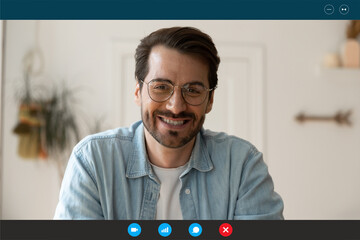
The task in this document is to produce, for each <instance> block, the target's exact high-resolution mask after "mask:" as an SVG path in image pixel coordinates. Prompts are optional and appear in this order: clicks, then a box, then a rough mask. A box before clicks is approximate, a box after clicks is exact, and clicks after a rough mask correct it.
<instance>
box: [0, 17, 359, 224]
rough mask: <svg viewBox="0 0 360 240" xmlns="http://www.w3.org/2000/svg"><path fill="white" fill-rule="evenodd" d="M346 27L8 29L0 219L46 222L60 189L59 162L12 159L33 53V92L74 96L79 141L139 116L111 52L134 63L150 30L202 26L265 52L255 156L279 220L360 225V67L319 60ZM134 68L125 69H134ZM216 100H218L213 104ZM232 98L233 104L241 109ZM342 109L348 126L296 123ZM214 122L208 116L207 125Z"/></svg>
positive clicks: (84, 25) (85, 25) (226, 24)
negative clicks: (280, 203) (260, 155)
mask: <svg viewBox="0 0 360 240" xmlns="http://www.w3.org/2000/svg"><path fill="white" fill-rule="evenodd" d="M348 23H349V22H348V21H7V22H6V34H5V40H6V47H5V49H4V52H5V65H4V69H3V71H4V73H5V77H4V84H3V86H2V87H3V92H4V96H3V101H4V102H3V107H4V109H3V113H4V114H3V115H2V116H1V117H2V121H3V127H4V128H3V142H2V148H3V152H2V165H1V179H2V186H1V194H0V196H1V197H2V198H1V206H2V215H1V219H51V218H52V217H53V214H54V211H55V207H56V204H57V199H58V194H59V189H60V184H61V177H60V176H59V171H58V165H57V163H56V161H55V160H52V159H48V160H43V159H35V160H30V159H26V160H25V159H22V158H21V157H19V156H18V154H17V151H18V150H17V148H18V141H19V139H18V137H17V136H16V135H15V134H14V133H13V132H12V130H13V129H14V127H15V125H16V123H17V122H18V111H19V101H18V99H19V98H18V97H17V96H18V95H19V89H21V88H22V87H23V84H24V73H23V58H24V56H25V54H26V53H27V52H28V51H29V50H31V49H33V48H34V47H39V48H40V49H41V52H42V59H43V60H41V59H40V58H41V57H40V58H39V59H36V60H35V65H38V66H36V67H39V68H41V66H40V65H41V62H42V63H43V67H42V72H41V73H40V74H38V75H36V76H34V77H32V78H31V80H30V82H31V84H32V85H39V86H40V85H42V86H49V89H51V88H50V86H56V85H57V84H59V83H61V84H63V83H66V85H67V86H68V87H70V88H73V89H76V91H75V93H76V97H77V99H78V100H79V101H78V103H77V104H78V105H80V107H79V109H81V110H79V111H78V112H77V113H78V115H79V116H78V117H79V119H80V121H81V124H80V125H81V134H80V135H81V137H84V136H85V135H87V134H89V133H91V132H93V131H94V129H97V130H106V129H109V128H115V127H119V126H126V125H128V124H129V122H128V121H130V120H132V118H126V120H124V118H122V115H121V114H126V115H131V116H134V117H136V116H138V115H137V114H138V112H139V109H138V108H137V107H136V105H135V103H133V101H132V96H133V95H132V94H133V93H132V92H130V93H129V91H126V93H124V89H122V86H124V84H123V83H119V82H117V81H116V79H117V75H118V74H121V71H122V70H124V71H125V70H126V69H121V67H120V70H119V68H118V66H114V59H115V58H114V49H116V48H117V47H116V46H117V45H119V43H124V45H123V46H122V47H123V48H124V46H130V47H129V49H127V51H128V52H129V54H130V55H129V56H128V57H129V58H132V55H133V52H134V50H135V49H134V48H133V47H132V46H133V45H134V43H135V46H136V44H137V43H138V41H139V40H140V39H141V38H142V37H144V36H146V35H147V34H149V33H150V32H152V31H153V30H155V29H158V28H161V27H170V26H175V25H180V26H194V27H198V28H199V29H201V30H203V31H204V32H206V33H208V34H209V35H210V36H212V38H213V40H214V42H215V43H216V44H217V43H219V44H220V45H222V46H223V45H226V44H227V43H237V44H240V45H241V46H257V47H259V48H261V49H262V50H261V51H262V58H261V61H262V62H261V65H262V66H263V67H262V72H261V76H262V79H263V86H262V88H263V95H262V96H259V98H261V99H262V105H263V108H262V114H263V117H262V120H261V122H262V124H263V126H262V128H261V129H262V130H261V132H262V136H263V144H262V145H261V147H260V150H261V151H263V152H264V158H265V161H266V162H267V164H268V166H269V171H270V173H271V175H272V177H273V180H274V182H275V190H276V191H277V192H278V193H279V194H280V195H281V196H282V198H283V200H284V203H285V211H284V216H285V218H287V219H360V204H359V203H360V148H359V146H360V98H359V96H360V69H342V68H336V69H327V68H324V67H323V66H322V63H323V59H324V56H325V55H327V54H328V53H332V52H337V53H340V52H341V47H342V45H343V43H344V42H345V39H346V36H345V31H346V27H347V25H348ZM127 43H129V44H128V45H127ZM230 45H231V44H230ZM220 57H221V55H220ZM130 65H131V64H130V63H127V64H125V65H122V66H129V68H130V67H133V66H130ZM127 70H128V69H127ZM119 71H120V73H119ZM122 79H124V78H122ZM122 81H123V80H122ZM127 81H128V82H127V85H126V86H130V85H131V86H135V82H134V78H133V77H132V78H131V77H130V79H127ZM129 83H130V84H129ZM219 85H221V79H220V80H219ZM39 89H40V90H39V91H41V89H43V88H41V87H39ZM44 91H46V90H44ZM122 93H124V94H125V95H126V96H128V97H127V99H129V98H131V99H130V101H129V102H127V105H128V107H127V108H126V111H125V112H124V111H122V112H121V111H119V109H123V108H124V107H123V106H122V105H121V103H120V102H119V99H121V98H119V95H120V94H122ZM222 97H224V96H222V95H220V96H218V95H215V101H217V98H220V99H221V98H222ZM237 97H238V96H235V97H234V99H233V101H234V103H236V101H238V102H239V100H238V98H237ZM131 104H132V105H131ZM219 107H220V106H219ZM339 110H342V111H347V110H352V115H351V121H352V126H351V127H349V126H342V125H338V124H336V123H334V122H330V121H329V122H320V121H319V122H305V123H303V124H300V123H298V122H297V121H295V116H297V115H298V114H299V113H300V112H304V113H307V114H313V115H330V116H331V115H334V114H335V113H336V112H337V111H339ZM239 111H242V109H239ZM212 117H213V115H211V113H210V115H209V116H208V118H212ZM95 122H99V123H100V125H99V126H98V128H96V127H94V123H95ZM237 124H239V125H241V124H242V123H241V121H239V122H238V123H237ZM221 127H222V126H221ZM225 127H226V126H224V129H225ZM240 137H244V136H240ZM245 138H246V137H245ZM250 140H251V139H250ZM66 156H67V157H68V155H66ZM67 157H66V158H67Z"/></svg>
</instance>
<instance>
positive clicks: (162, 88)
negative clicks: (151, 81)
mask: <svg viewBox="0 0 360 240" xmlns="http://www.w3.org/2000/svg"><path fill="white" fill-rule="evenodd" d="M169 89H170V87H169V86H168V85H166V84H158V85H155V86H154V90H159V91H162V90H169Z"/></svg>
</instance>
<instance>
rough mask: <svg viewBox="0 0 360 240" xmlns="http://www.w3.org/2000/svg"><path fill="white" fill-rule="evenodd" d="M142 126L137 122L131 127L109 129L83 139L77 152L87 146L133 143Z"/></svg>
mask: <svg viewBox="0 0 360 240" xmlns="http://www.w3.org/2000/svg"><path fill="white" fill-rule="evenodd" d="M140 125H141V121H140V122H135V123H134V124H132V125H131V126H130V127H119V128H114V129H109V130H106V131H103V132H99V133H95V134H91V135H88V136H86V137H85V138H83V139H82V140H81V141H80V142H79V143H78V144H77V145H76V146H75V148H74V150H75V151H77V150H80V149H81V148H83V147H84V146H85V145H89V144H90V145H103V144H109V143H111V142H114V141H120V142H132V141H133V139H134V136H135V132H136V130H137V129H138V128H139V126H140Z"/></svg>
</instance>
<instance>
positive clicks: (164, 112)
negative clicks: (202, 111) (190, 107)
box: [153, 110, 195, 119]
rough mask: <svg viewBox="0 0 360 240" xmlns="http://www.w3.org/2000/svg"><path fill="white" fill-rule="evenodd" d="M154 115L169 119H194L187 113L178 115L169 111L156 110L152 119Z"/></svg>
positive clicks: (193, 116)
mask: <svg viewBox="0 0 360 240" xmlns="http://www.w3.org/2000/svg"><path fill="white" fill-rule="evenodd" d="M156 115H161V116H164V117H169V118H192V119H195V114H194V113H189V112H181V113H179V114H173V113H172V112H170V111H160V110H156V111H154V112H153V117H154V118H155V117H156Z"/></svg>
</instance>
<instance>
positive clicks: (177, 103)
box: [166, 86, 186, 114]
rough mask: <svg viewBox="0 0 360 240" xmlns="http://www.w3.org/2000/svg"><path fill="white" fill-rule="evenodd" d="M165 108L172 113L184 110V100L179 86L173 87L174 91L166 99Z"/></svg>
mask: <svg viewBox="0 0 360 240" xmlns="http://www.w3.org/2000/svg"><path fill="white" fill-rule="evenodd" d="M166 108H167V109H168V110H170V111H171V112H172V113H174V114H179V113H181V112H183V111H185V110H186V102H185V100H184V98H183V96H182V93H181V88H180V87H178V86H175V87H174V93H173V95H172V96H171V97H170V98H169V100H168V101H167V104H166Z"/></svg>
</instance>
